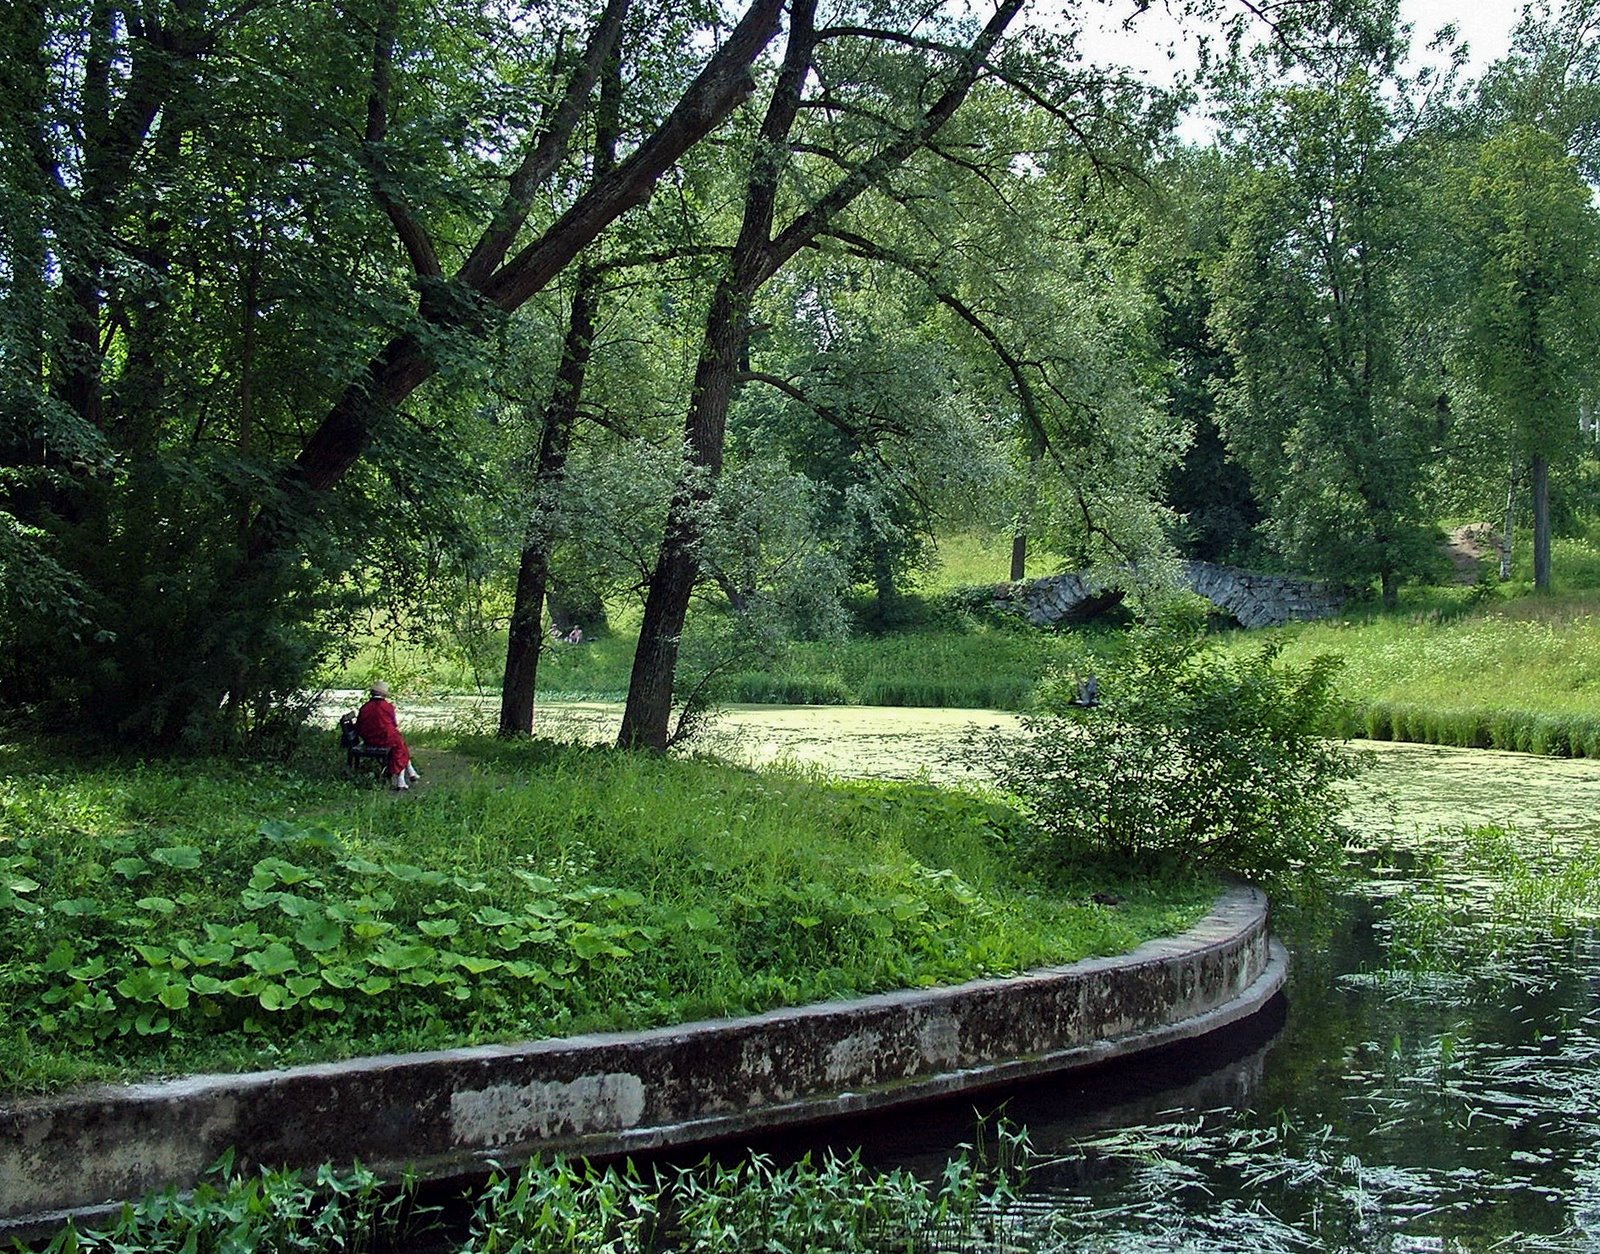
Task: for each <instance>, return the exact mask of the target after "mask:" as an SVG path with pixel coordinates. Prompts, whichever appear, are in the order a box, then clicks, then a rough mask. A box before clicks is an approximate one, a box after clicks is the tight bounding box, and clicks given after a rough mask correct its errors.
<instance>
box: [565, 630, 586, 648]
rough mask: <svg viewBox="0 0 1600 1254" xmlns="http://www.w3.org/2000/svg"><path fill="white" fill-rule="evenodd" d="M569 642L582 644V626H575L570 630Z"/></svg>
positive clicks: (568, 634)
mask: <svg viewBox="0 0 1600 1254" xmlns="http://www.w3.org/2000/svg"><path fill="white" fill-rule="evenodd" d="M567 643H568V644H582V643H583V628H582V627H574V628H573V629H572V630H571V631H570V632H568V633H567Z"/></svg>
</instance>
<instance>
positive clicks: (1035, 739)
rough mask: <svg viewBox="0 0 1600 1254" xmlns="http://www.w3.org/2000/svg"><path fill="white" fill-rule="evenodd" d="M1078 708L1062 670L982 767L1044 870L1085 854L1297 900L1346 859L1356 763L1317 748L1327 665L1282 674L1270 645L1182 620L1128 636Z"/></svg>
mask: <svg viewBox="0 0 1600 1254" xmlns="http://www.w3.org/2000/svg"><path fill="white" fill-rule="evenodd" d="M1131 646H1132V647H1131V648H1130V649H1129V651H1128V653H1127V654H1126V656H1124V657H1122V658H1121V659H1119V660H1117V661H1116V662H1115V663H1113V664H1112V665H1111V666H1110V667H1108V668H1107V669H1106V670H1105V671H1104V672H1103V673H1101V674H1099V675H1098V676H1097V679H1098V684H1099V696H1100V702H1099V704H1098V705H1095V706H1092V707H1089V708H1080V707H1075V706H1074V705H1073V702H1074V700H1075V699H1076V698H1077V697H1078V695H1079V692H1080V689H1079V685H1078V679H1079V677H1078V676H1076V675H1062V676H1058V677H1057V678H1056V680H1055V682H1054V683H1053V685H1052V686H1051V687H1050V689H1049V690H1048V691H1047V693H1046V695H1045V697H1044V699H1043V700H1042V702H1041V705H1042V706H1043V708H1044V710H1045V712H1044V713H1042V714H1039V715H1035V716H1032V717H1029V718H1026V719H1024V728H1025V730H1026V732H1027V735H1026V736H1025V737H1024V738H1022V739H1020V740H1019V739H1011V738H1007V737H1004V736H990V737H987V738H985V739H984V740H983V742H982V750H983V755H984V760H985V761H986V762H988V763H989V764H990V765H991V766H992V767H993V768H994V769H995V771H996V774H997V776H998V778H999V781H1000V783H1001V785H1002V786H1003V787H1004V788H1006V789H1007V790H1009V791H1010V792H1012V793H1014V794H1016V795H1017V796H1018V797H1020V798H1021V799H1022V801H1023V803H1024V805H1025V807H1026V811H1027V813H1028V815H1029V817H1030V818H1031V819H1032V821H1033V823H1034V825H1035V827H1036V829H1037V835H1036V837H1035V843H1036V851H1035V852H1036V855H1037V856H1038V857H1039V858H1040V859H1041V861H1042V862H1043V863H1044V864H1045V865H1047V866H1051V867H1056V868H1070V867H1073V866H1075V865H1077V864H1079V863H1081V862H1082V861H1083V860H1085V859H1090V858H1093V859H1100V860H1103V861H1106V862H1110V863H1112V864H1122V863H1127V864H1131V865H1138V866H1144V867H1153V866H1160V865H1172V864H1181V865H1201V866H1208V867H1215V868H1219V869H1222V870H1225V871H1228V872H1231V873H1233V874H1236V875H1240V876H1243V877H1246V878H1248V879H1251V880H1254V881H1256V882H1260V883H1264V884H1267V885H1270V886H1271V887H1273V888H1274V889H1277V890H1281V891H1285V892H1287V893H1293V892H1296V891H1298V890H1305V889H1309V888H1315V887H1317V886H1319V883H1320V882H1321V881H1323V880H1325V879H1326V878H1327V877H1329V876H1330V875H1332V874H1333V873H1335V872H1336V871H1337V869H1338V868H1339V866H1340V864H1341V861H1342V858H1341V849H1340V843H1339V840H1338V837H1337V834H1336V832H1335V830H1334V820H1335V817H1336V816H1337V814H1338V810H1339V802H1338V798H1337V796H1336V794H1335V790H1334V785H1335V784H1336V783H1337V782H1338V781H1339V780H1342V779H1345V778H1348V777H1350V776H1351V775H1353V774H1354V773H1355V772H1356V770H1357V763H1356V761H1355V759H1354V758H1353V757H1352V756H1351V755H1349V754H1348V753H1346V752H1345V751H1344V749H1343V748H1342V746H1340V745H1338V744H1336V743H1334V742H1331V741H1329V740H1327V739H1325V738H1324V733H1325V732H1326V731H1327V729H1328V723H1329V719H1330V715H1331V713H1332V711H1333V708H1334V704H1335V699H1334V691H1333V676H1334V673H1335V670H1336V665H1337V664H1336V662H1335V661H1334V660H1333V659H1330V658H1318V659H1315V660H1313V661H1312V662H1310V663H1309V664H1307V665H1305V666H1302V667H1292V666H1288V665H1286V664H1284V663H1283V662H1282V660H1281V659H1280V657H1279V651H1278V649H1276V648H1275V647H1273V646H1272V645H1267V646H1265V647H1262V648H1260V649H1255V650H1249V651H1245V652H1241V653H1234V654H1231V655H1230V654H1224V653H1223V652H1222V650H1221V649H1219V648H1218V646H1217V644H1216V642H1215V641H1214V640H1213V639H1211V638H1209V637H1207V636H1205V635H1203V634H1201V633H1200V632H1199V631H1198V630H1197V629H1196V628H1195V626H1194V624H1193V620H1191V619H1188V618H1186V617H1185V616H1182V615H1172V616H1169V617H1167V618H1164V619H1162V620H1160V621H1158V622H1156V623H1155V624H1152V625H1146V626H1144V627H1141V628H1140V629H1138V630H1137V631H1136V632H1135V633H1134V636H1133V639H1132V642H1131Z"/></svg>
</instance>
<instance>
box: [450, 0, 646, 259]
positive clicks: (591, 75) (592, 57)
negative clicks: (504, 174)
mask: <svg viewBox="0 0 1600 1254" xmlns="http://www.w3.org/2000/svg"><path fill="white" fill-rule="evenodd" d="M630 3H631V0H609V2H608V3H607V5H606V8H605V12H604V13H602V14H601V15H600V20H599V22H597V23H596V24H595V28H594V30H593V31H592V32H591V33H590V36H589V42H588V44H587V45H586V46H585V47H584V50H583V55H582V56H581V57H579V58H578V63H577V65H576V66H574V67H573V70H572V74H571V75H570V76H569V77H568V79H567V86H566V90H565V91H564V92H563V93H562V96H561V101H560V103H559V104H558V105H557V106H556V107H555V109H553V110H552V111H551V112H550V116H549V118H548V119H547V120H546V122H545V125H544V128H543V130H542V131H541V132H540V134H539V136H538V138H537V139H536V140H535V141H534V142H533V143H532V144H530V145H529V146H528V150H527V152H526V153H524V154H523V158H522V162H521V164H519V165H518V167H517V169H516V171H515V172H514V173H513V174H512V175H511V178H510V180H509V182H508V184H507V187H506V195H505V199H504V200H503V201H501V204H500V208H499V209H498V210H497V211H496V213H495V216H494V219H493V220H492V221H491V222H490V223H489V225H488V226H487V227H486V228H484V231H483V234H482V235H481V236H479V238H478V242H477V244H476V245H474V246H473V249H472V253H471V254H470V255H469V256H468V257H467V260H466V261H465V262H464V263H463V264H462V266H461V270H460V272H459V273H458V274H457V276H456V278H457V279H458V280H459V281H460V282H462V283H464V284H466V285H467V286H468V287H472V288H479V287H481V286H482V285H483V284H484V283H485V282H486V281H487V280H488V278H489V276H490V275H491V274H492V273H493V272H494V269H495V267H496V266H498V265H499V264H500V263H501V261H502V260H504V258H505V255H506V250H507V249H508V248H510V247H511V242H512V241H513V240H514V239H516V237H517V232H518V231H520V230H521V229H522V225H523V223H524V222H526V221H527V219H528V214H529V212H530V211H531V210H532V208H533V199H534V193H535V192H536V191H537V189H538V187H539V185H540V184H541V183H542V182H543V181H544V180H545V179H547V178H548V177H549V176H550V174H551V172H552V171H553V170H554V169H555V168H556V166H557V165H558V164H559V163H560V161H561V159H562V158H563V157H564V156H565V155H566V150H567V142H568V139H569V138H570V136H571V135H572V132H573V130H574V129H575V128H576V126H577V124H578V118H579V116H580V115H581V114H582V112H583V108H584V105H585V104H586V103H587V102H588V99H589V97H590V95H591V94H592V93H593V91H594V84H595V81H596V80H597V79H598V78H599V75H600V67H601V66H602V65H604V64H605V62H606V59H607V58H608V57H611V56H613V55H615V53H616V51H617V47H618V43H619V41H620V39H621V35H622V22H623V19H624V18H625V17H626V16H627V12H628V5H629V4H630Z"/></svg>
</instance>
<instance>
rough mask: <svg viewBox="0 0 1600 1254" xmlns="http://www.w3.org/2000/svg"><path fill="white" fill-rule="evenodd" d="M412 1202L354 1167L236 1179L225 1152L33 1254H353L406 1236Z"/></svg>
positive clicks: (407, 1189)
mask: <svg viewBox="0 0 1600 1254" xmlns="http://www.w3.org/2000/svg"><path fill="white" fill-rule="evenodd" d="M412 1192H413V1188H412V1185H411V1183H410V1182H409V1181H408V1182H405V1183H403V1184H402V1185H401V1187H400V1188H398V1189H396V1188H394V1187H392V1186H387V1187H386V1186H385V1185H384V1184H383V1183H382V1182H381V1181H380V1180H379V1179H378V1177H377V1176H376V1175H375V1174H374V1173H372V1172H371V1171H369V1170H367V1169H366V1168H364V1167H362V1166H361V1164H359V1163H357V1164H355V1165H354V1166H352V1167H351V1168H349V1169H348V1170H337V1169H335V1168H333V1167H331V1166H328V1165H326V1164H324V1165H323V1166H321V1167H318V1168H317V1169H316V1171H315V1172H299V1171H274V1170H269V1169H263V1170H262V1171H261V1172H260V1173H259V1174H258V1175H254V1176H251V1175H246V1174H245V1173H244V1172H242V1171H239V1170H237V1169H236V1167H235V1165H234V1153H233V1151H232V1150H229V1151H228V1152H227V1153H226V1154H224V1155H223V1156H222V1157H221V1158H220V1159H218V1160H217V1162H215V1163H213V1164H212V1166H211V1167H210V1168H209V1169H208V1170H207V1172H206V1176H205V1178H204V1179H202V1180H201V1181H200V1183H199V1185H198V1186H197V1187H196V1188H195V1190H194V1191H193V1192H192V1193H189V1194H184V1195H179V1194H178V1193H177V1192H176V1191H169V1192H166V1193H157V1194H152V1195H150V1196H148V1197H146V1198H144V1199H143V1200H142V1201H140V1202H137V1203H132V1204H128V1205H124V1206H123V1208H122V1209H121V1211H120V1212H118V1213H117V1215H116V1216H115V1218H113V1219H111V1220H110V1221H109V1222H106V1223H103V1224H101V1225H100V1226H93V1225H85V1226H83V1227H82V1228H80V1227H79V1226H78V1225H77V1224H76V1223H73V1224H69V1225H68V1226H67V1227H65V1228H63V1229H61V1230H60V1231H59V1232H58V1233H57V1234H56V1235H55V1236H54V1237H52V1238H51V1240H50V1242H49V1244H48V1245H46V1246H44V1249H43V1252H42V1254H222V1252H223V1251H230V1250H250V1251H256V1252H258V1254H326V1251H329V1250H348V1251H351V1254H363V1252H365V1251H371V1250H374V1249H386V1248H392V1244H393V1243H394V1242H395V1241H397V1240H401V1239H403V1238H404V1237H405V1236H406V1235H407V1233H408V1231H409V1230H410V1229H411V1228H412V1227H413V1226H414V1224H415V1222H416V1221H417V1219H418V1217H419V1216H418V1214H417V1212H416V1209H415V1206H414V1203H413V1201H412ZM17 1248H18V1249H20V1248H21V1247H20V1246H19V1247H17Z"/></svg>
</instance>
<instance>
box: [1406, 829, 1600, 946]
mask: <svg viewBox="0 0 1600 1254" xmlns="http://www.w3.org/2000/svg"><path fill="white" fill-rule="evenodd" d="M1441 834H1443V833H1441ZM1449 836H1450V840H1449V850H1450V852H1449V856H1448V858H1446V857H1445V856H1443V855H1440V854H1438V853H1435V852H1432V851H1431V850H1425V851H1424V852H1423V853H1422V854H1421V856H1420V857H1419V864H1418V865H1417V866H1416V867H1415V868H1414V869H1413V870H1412V872H1411V874H1412V876H1413V877H1414V878H1415V880H1416V881H1417V883H1416V886H1415V888H1414V889H1413V890H1412V891H1410V892H1406V893H1403V894H1398V895H1396V896H1395V897H1393V898H1391V899H1390V902H1389V908H1388V910H1387V911H1386V917H1385V919H1384V922H1383V929H1384V931H1385V932H1386V933H1387V946H1386V947H1387V950H1388V953H1389V955H1390V960H1391V962H1392V963H1393V964H1394V965H1396V966H1399V967H1405V968H1410V969H1420V970H1429V971H1455V972H1466V971H1474V972H1478V973H1482V972H1483V971H1485V970H1486V969H1489V970H1492V969H1493V968H1494V966H1495V965H1496V964H1497V963H1498V962H1499V961H1500V960H1501V959H1502V958H1504V957H1505V956H1506V955H1507V954H1509V953H1512V952H1515V951H1517V950H1518V949H1520V948H1523V947H1526V946H1527V944H1528V943H1529V941H1530V940H1541V941H1542V940H1546V939H1549V938H1551V937H1556V938H1561V937H1570V936H1574V935H1580V936H1581V935H1582V934H1583V933H1584V932H1586V931H1587V930H1588V929H1590V928H1592V927H1593V925H1594V923H1595V920H1596V919H1597V918H1600V851H1596V850H1595V849H1593V848H1580V849H1576V850H1575V849H1573V848H1572V847H1571V844H1570V842H1564V841H1560V840H1557V839H1553V838H1552V837H1550V836H1549V835H1544V836H1539V835H1537V834H1532V833H1528V832H1521V831H1515V830H1508V829H1506V828H1504V827H1498V826H1487V827H1478V828H1471V829H1467V830H1463V831H1460V832H1457V833H1449Z"/></svg>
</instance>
